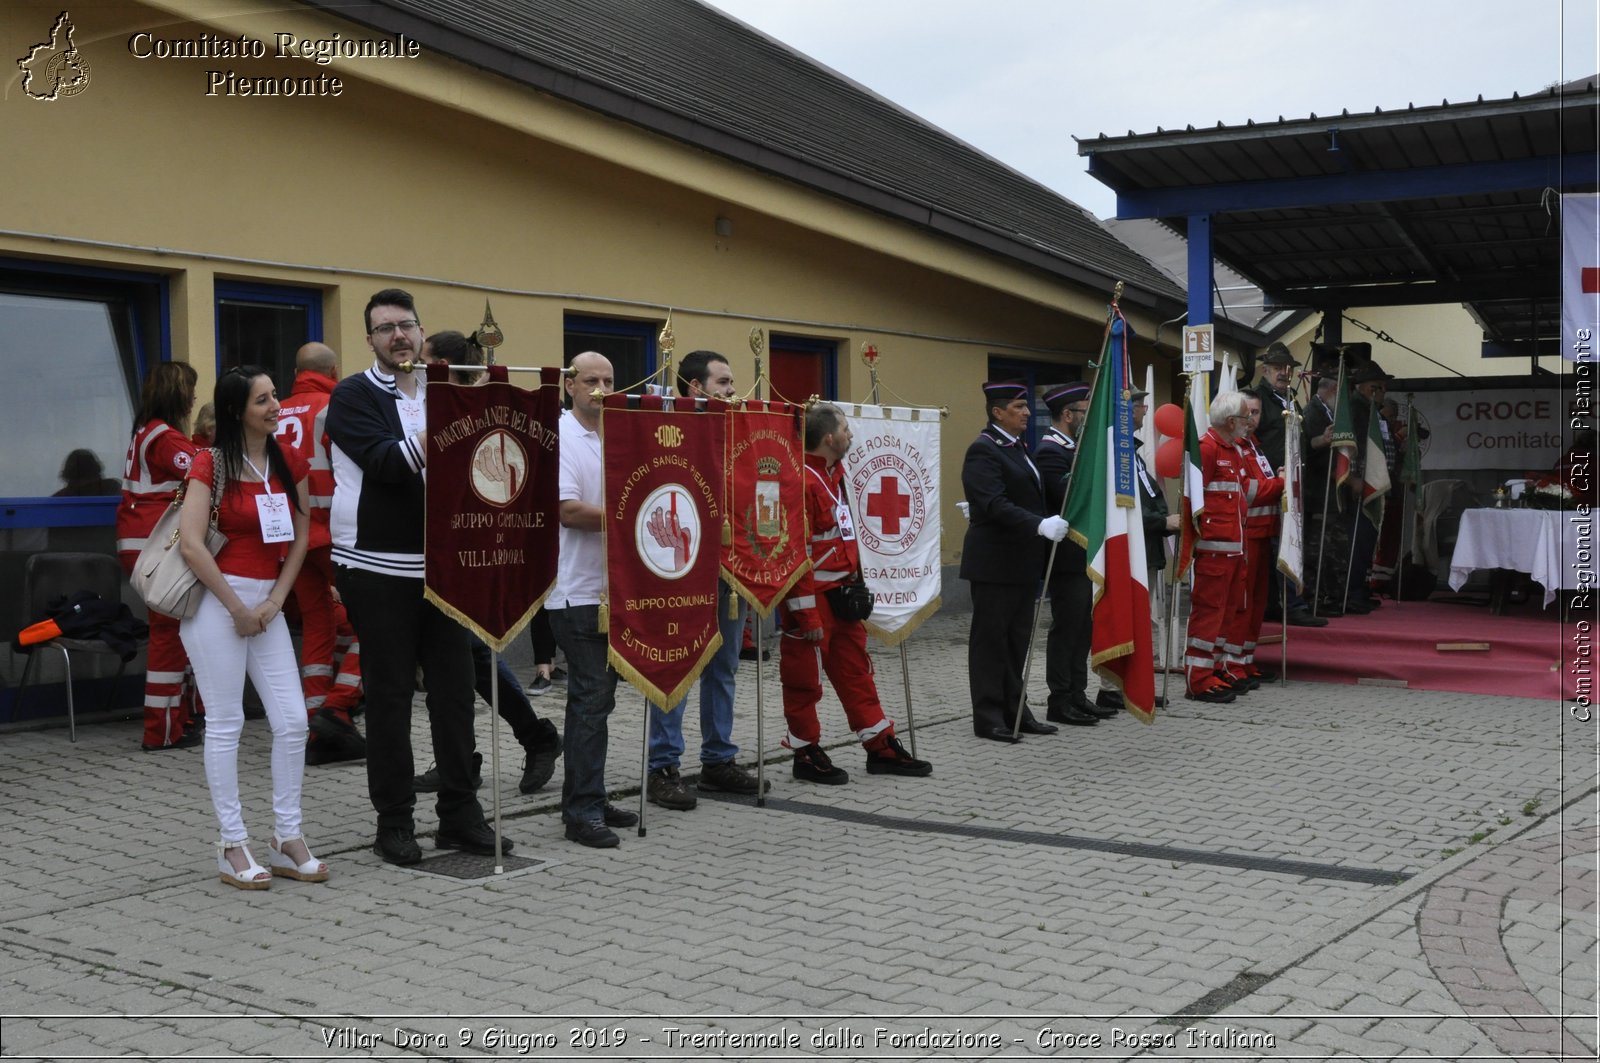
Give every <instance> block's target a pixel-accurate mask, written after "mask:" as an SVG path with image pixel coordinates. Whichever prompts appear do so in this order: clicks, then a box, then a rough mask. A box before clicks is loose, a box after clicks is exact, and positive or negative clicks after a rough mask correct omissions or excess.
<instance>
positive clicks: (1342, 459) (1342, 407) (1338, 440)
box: [1333, 355, 1356, 509]
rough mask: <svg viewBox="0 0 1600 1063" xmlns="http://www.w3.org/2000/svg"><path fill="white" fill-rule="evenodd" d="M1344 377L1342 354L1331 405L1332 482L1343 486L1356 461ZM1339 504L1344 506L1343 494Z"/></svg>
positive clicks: (1354, 442)
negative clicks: (1337, 380) (1337, 383)
mask: <svg viewBox="0 0 1600 1063" xmlns="http://www.w3.org/2000/svg"><path fill="white" fill-rule="evenodd" d="M1347 387H1348V385H1347V384H1346V382H1345V379H1344V356H1343V355H1340V356H1339V388H1338V390H1337V391H1335V392H1334V399H1333V401H1334V407H1333V482H1334V483H1335V484H1336V485H1338V486H1341V487H1342V486H1343V485H1344V482H1345V481H1346V480H1348V479H1349V478H1350V469H1351V467H1352V466H1354V465H1355V461H1356V426H1355V422H1354V421H1352V420H1351V419H1350V393H1349V392H1348V391H1347V390H1346V388H1347ZM1339 506H1340V508H1341V509H1342V508H1343V507H1344V499H1343V496H1339Z"/></svg>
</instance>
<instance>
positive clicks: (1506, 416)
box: [1390, 388, 1567, 472]
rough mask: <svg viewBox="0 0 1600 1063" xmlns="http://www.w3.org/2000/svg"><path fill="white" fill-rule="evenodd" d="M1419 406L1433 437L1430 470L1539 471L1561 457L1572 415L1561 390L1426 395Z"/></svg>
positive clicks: (1426, 463) (1427, 457)
mask: <svg viewBox="0 0 1600 1063" xmlns="http://www.w3.org/2000/svg"><path fill="white" fill-rule="evenodd" d="M1390 397H1391V398H1394V399H1396V400H1397V401H1400V402H1402V403H1403V402H1404V397H1403V396H1401V395H1398V394H1396V393H1393V392H1391V393H1390ZM1413 401H1414V402H1415V403H1416V407H1417V411H1418V413H1420V414H1421V416H1422V422H1423V424H1424V425H1426V427H1427V428H1428V431H1429V433H1430V435H1429V436H1428V438H1427V440H1426V442H1425V443H1424V446H1425V447H1426V450H1425V451H1424V452H1423V459H1422V462H1423V468H1424V469H1427V470H1434V469H1441V470H1443V469H1451V470H1454V469H1496V470H1506V471H1514V472H1521V471H1536V470H1541V469H1551V468H1554V467H1555V464H1556V462H1557V461H1558V460H1559V459H1560V457H1561V452H1562V450H1563V445H1562V442H1561V430H1562V426H1563V425H1564V424H1565V423H1566V421H1567V417H1566V412H1567V411H1566V404H1565V401H1564V400H1563V399H1562V396H1561V393H1560V391H1558V390H1557V389H1556V388H1536V389H1535V388H1530V389H1526V390H1518V391H1507V390H1495V391H1489V390H1484V391H1426V392H1417V393H1416V395H1415V397H1414V399H1413Z"/></svg>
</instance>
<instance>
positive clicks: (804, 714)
mask: <svg viewBox="0 0 1600 1063" xmlns="http://www.w3.org/2000/svg"><path fill="white" fill-rule="evenodd" d="M850 443H851V437H850V422H849V421H848V420H847V419H846V418H845V416H844V413H843V411H841V410H840V409H839V407H837V406H835V405H833V404H832V403H826V402H823V403H818V404H816V405H815V406H812V407H811V408H810V409H809V410H807V411H806V429H805V445H806V467H805V492H806V516H807V518H808V524H809V527H810V532H811V534H810V539H809V540H808V543H807V546H808V548H809V550H810V553H811V565H812V567H811V568H810V569H809V570H808V571H806V572H805V573H804V574H803V575H801V577H800V578H799V580H797V581H796V582H795V585H794V590H793V591H792V592H791V593H790V595H789V597H788V599H787V600H786V601H785V602H784V631H783V636H784V637H783V655H782V657H781V659H780V660H779V664H778V675H779V677H780V678H781V679H782V681H783V715H784V718H785V719H786V720H787V721H788V723H789V735H788V737H787V738H785V739H784V742H783V744H784V745H785V746H787V747H788V748H790V749H793V750H794V751H795V755H794V777H795V778H796V779H801V780H804V781H806V782H818V783H825V784H828V785H838V784H840V783H844V782H848V781H849V779H850V776H849V773H848V772H846V771H845V770H844V769H843V768H839V767H835V766H834V764H833V762H832V761H831V760H829V759H828V754H827V753H825V752H823V749H822V746H821V745H820V744H819V743H820V742H821V738H822V728H821V725H820V724H819V722H818V720H817V702H818V701H820V700H822V672H826V673H827V674H828V681H829V682H830V683H832V684H833V689H834V692H835V693H836V694H838V695H839V701H840V702H841V703H842V704H843V705H844V714H845V719H847V720H848V721H849V722H850V729H851V730H852V731H854V732H855V733H856V737H857V738H859V739H860V740H861V744H862V745H864V746H865V747H866V749H867V772H868V773H869V774H873V775H914V776H924V775H931V774H932V773H933V765H931V764H929V763H928V762H927V761H925V760H917V759H915V758H914V757H912V756H911V754H910V753H908V752H907V751H906V749H905V747H904V746H902V745H901V744H900V741H899V739H897V738H895V736H894V723H893V722H892V721H890V720H889V719H887V718H886V717H885V716H884V714H883V706H882V705H881V704H880V703H879V702H878V688H877V684H876V683H875V682H874V681H873V678H872V659H871V658H870V657H868V656H867V629H866V628H865V627H864V626H863V625H862V623H861V621H860V620H846V619H844V618H843V617H841V616H839V615H837V613H836V612H835V610H834V606H833V604H832V603H831V602H830V601H829V599H828V592H829V591H830V590H835V589H836V588H840V587H843V586H844V585H845V584H848V583H854V582H858V581H860V579H861V558H860V553H859V549H858V547H857V545H856V531H855V521H854V520H853V519H852V516H851V511H850V501H849V498H848V497H847V494H846V489H845V486H844V467H843V465H842V464H841V462H840V459H841V458H843V457H844V456H845V454H846V453H848V452H849V450H850ZM819 657H820V658H821V661H820V665H819V662H818V658H819Z"/></svg>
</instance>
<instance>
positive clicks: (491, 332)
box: [473, 299, 506, 365]
mask: <svg viewBox="0 0 1600 1063" xmlns="http://www.w3.org/2000/svg"><path fill="white" fill-rule="evenodd" d="M473 339H475V340H476V341H477V343H478V346H479V347H482V348H483V354H484V358H485V359H486V360H487V361H488V363H489V364H490V365H493V364H494V349H495V348H496V347H498V346H500V345H501V344H502V343H504V342H505V341H506V334H505V333H504V332H501V331H500V326H499V325H497V324H495V320H494V312H493V311H492V310H490V309H489V300H487V299H485V300H484V301H483V321H482V322H481V323H479V325H478V331H477V332H475V333H473Z"/></svg>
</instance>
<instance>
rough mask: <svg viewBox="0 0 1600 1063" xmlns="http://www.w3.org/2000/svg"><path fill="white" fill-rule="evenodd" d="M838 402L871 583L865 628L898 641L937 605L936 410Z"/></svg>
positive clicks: (846, 464)
mask: <svg viewBox="0 0 1600 1063" xmlns="http://www.w3.org/2000/svg"><path fill="white" fill-rule="evenodd" d="M839 408H840V409H842V410H843V411H844V413H845V416H846V417H848V418H849V419H850V430H851V433H852V434H853V436H854V437H855V438H854V445H853V446H852V447H851V448H850V453H848V454H846V455H845V456H844V477H845V481H846V482H847V483H848V484H849V489H850V501H851V508H852V509H853V510H854V511H855V519H856V529H857V545H858V546H859V547H860V549H861V570H862V573H863V574H864V575H865V576H866V580H867V586H868V587H870V588H871V589H872V597H873V607H872V616H871V618H870V619H868V620H867V621H866V626H867V630H868V631H870V632H871V633H872V634H873V635H875V636H876V637H877V638H878V639H879V640H880V641H882V642H883V643H885V644H886V645H890V646H893V645H896V644H897V643H899V642H901V641H903V640H904V639H905V638H906V637H907V636H908V635H910V634H911V633H912V632H913V631H915V630H916V629H917V627H918V626H919V625H920V624H921V623H922V622H923V621H924V620H926V619H927V618H928V617H930V616H932V615H933V614H934V613H935V612H937V611H938V609H939V593H940V588H941V586H942V584H941V580H940V569H939V564H940V558H939V533H940V527H939V506H940V494H939V430H940V425H941V420H940V414H939V411H938V410H936V409H927V408H906V407H901V406H852V405H848V404H845V403H840V404H839Z"/></svg>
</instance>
